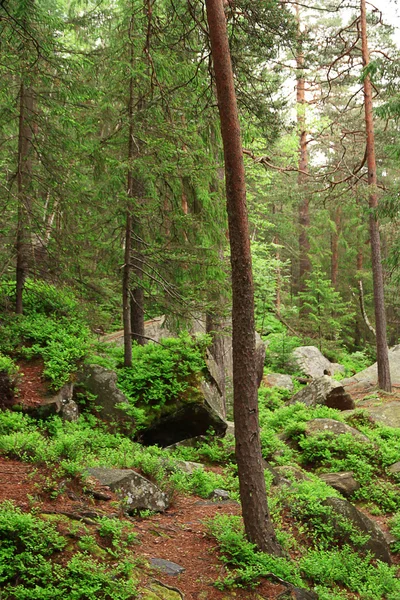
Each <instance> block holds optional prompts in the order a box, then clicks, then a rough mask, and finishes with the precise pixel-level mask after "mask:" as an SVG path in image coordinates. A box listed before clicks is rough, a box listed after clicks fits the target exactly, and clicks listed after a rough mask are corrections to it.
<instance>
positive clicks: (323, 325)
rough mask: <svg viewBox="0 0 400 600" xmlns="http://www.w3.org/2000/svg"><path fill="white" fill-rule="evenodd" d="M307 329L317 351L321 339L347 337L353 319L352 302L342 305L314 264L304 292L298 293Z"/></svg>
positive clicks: (337, 293)
mask: <svg viewBox="0 0 400 600" xmlns="http://www.w3.org/2000/svg"><path fill="white" fill-rule="evenodd" d="M299 296H300V298H301V300H302V306H303V310H304V314H305V317H304V320H305V326H306V328H307V330H308V331H309V332H310V333H311V335H313V336H316V337H317V339H318V344H319V348H320V350H322V348H323V345H324V343H323V342H324V340H334V341H339V339H340V337H342V339H343V336H344V335H345V334H346V328H347V326H348V325H349V323H351V322H352V320H353V318H354V313H353V311H352V307H351V303H350V302H344V301H343V299H342V297H341V295H340V293H339V292H337V291H336V290H335V289H334V288H333V287H332V285H331V283H330V281H328V280H327V279H326V278H325V276H324V274H323V273H322V271H321V269H320V268H319V267H318V266H317V265H314V268H313V270H312V272H311V273H310V276H309V277H308V279H307V281H306V283H305V291H304V292H300V293H299Z"/></svg>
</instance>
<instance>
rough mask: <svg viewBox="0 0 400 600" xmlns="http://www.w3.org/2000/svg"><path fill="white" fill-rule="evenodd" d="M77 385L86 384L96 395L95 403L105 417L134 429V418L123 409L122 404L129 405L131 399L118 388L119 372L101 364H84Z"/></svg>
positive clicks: (86, 387)
mask: <svg viewBox="0 0 400 600" xmlns="http://www.w3.org/2000/svg"><path fill="white" fill-rule="evenodd" d="M77 385H78V386H79V385H81V386H84V387H85V389H87V390H88V391H89V392H90V393H91V394H93V395H94V396H96V399H95V401H94V404H95V406H96V409H97V410H99V412H100V414H101V417H102V418H103V419H106V420H107V421H118V422H120V423H124V424H125V426H128V427H129V428H130V429H132V430H133V429H134V421H133V419H132V418H131V417H129V416H128V415H126V413H124V412H123V410H121V407H122V406H129V401H128V399H127V398H126V396H125V395H124V394H123V393H122V392H121V390H119V389H118V388H117V374H116V373H115V372H114V371H110V370H109V369H105V368H104V367H101V366H100V365H84V367H83V370H82V372H81V373H80V374H79V375H78V379H77Z"/></svg>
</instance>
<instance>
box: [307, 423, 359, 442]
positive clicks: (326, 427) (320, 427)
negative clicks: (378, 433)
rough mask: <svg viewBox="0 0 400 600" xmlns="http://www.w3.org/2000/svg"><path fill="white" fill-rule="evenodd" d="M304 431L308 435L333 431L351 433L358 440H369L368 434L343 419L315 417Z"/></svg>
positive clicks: (335, 433)
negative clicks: (343, 421)
mask: <svg viewBox="0 0 400 600" xmlns="http://www.w3.org/2000/svg"><path fill="white" fill-rule="evenodd" d="M304 433H305V435H306V436H311V435H318V434H320V433H332V434H334V435H343V434H345V433H349V434H350V435H352V436H353V437H354V438H355V439H357V440H360V441H362V442H369V439H368V438H367V436H366V435H364V434H363V433H360V432H359V431H358V430H357V429H354V427H350V425H346V424H345V423H342V422H341V421H335V419H313V420H312V421H308V423H307V425H306V429H305V432H304Z"/></svg>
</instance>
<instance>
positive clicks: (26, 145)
mask: <svg viewBox="0 0 400 600" xmlns="http://www.w3.org/2000/svg"><path fill="white" fill-rule="evenodd" d="M19 93H20V98H19V130H18V172H17V185H18V225H17V239H16V252H17V266H16V304H15V312H16V313H17V314H19V315H21V314H22V312H23V300H22V295H23V290H24V286H25V281H26V278H27V276H28V273H29V264H30V261H31V254H32V243H31V216H32V200H31V189H30V187H31V178H32V137H33V133H32V132H33V127H32V124H33V110H34V95H33V90H32V89H31V88H30V87H28V86H25V84H24V82H23V81H21V85H20V92H19Z"/></svg>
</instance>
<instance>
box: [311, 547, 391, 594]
mask: <svg viewBox="0 0 400 600" xmlns="http://www.w3.org/2000/svg"><path fill="white" fill-rule="evenodd" d="M300 570H301V573H302V574H303V576H304V577H306V578H311V579H312V580H313V581H315V582H316V583H319V584H323V585H324V586H327V585H329V586H335V585H340V586H345V587H346V588H347V589H349V590H350V591H351V592H354V593H357V594H359V596H360V597H361V598H363V600H364V599H365V600H382V598H385V599H386V600H396V599H397V598H399V596H400V580H399V579H398V578H397V576H396V568H395V567H389V566H388V565H387V564H386V563H383V562H380V561H377V562H376V563H375V564H373V563H372V562H371V556H367V557H365V558H361V557H360V555H359V554H357V553H355V552H353V551H352V549H351V548H349V547H347V546H345V547H344V548H341V549H335V548H332V549H330V550H327V549H321V550H313V551H310V552H309V553H308V554H307V555H306V556H305V557H303V558H302V559H301V560H300ZM325 597H327V596H325Z"/></svg>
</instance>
